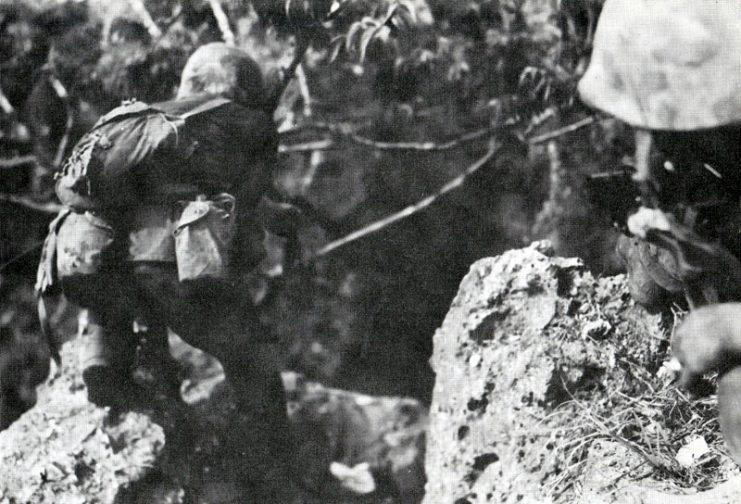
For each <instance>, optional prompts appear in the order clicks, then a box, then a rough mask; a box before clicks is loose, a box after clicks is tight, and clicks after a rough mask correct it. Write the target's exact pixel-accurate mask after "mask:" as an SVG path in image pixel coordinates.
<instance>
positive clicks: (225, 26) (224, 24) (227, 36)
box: [208, 0, 236, 46]
mask: <svg viewBox="0 0 741 504" xmlns="http://www.w3.org/2000/svg"><path fill="white" fill-rule="evenodd" d="M208 3H209V4H211V11H212V12H213V13H214V17H215V18H216V23H217V24H218V25H219V30H221V37H222V38H223V39H224V42H225V43H226V44H227V45H230V46H233V45H236V39H235V37H234V32H233V31H232V29H231V27H230V26H229V18H228V17H227V15H226V13H225V12H224V9H223V8H222V7H221V0H208Z"/></svg>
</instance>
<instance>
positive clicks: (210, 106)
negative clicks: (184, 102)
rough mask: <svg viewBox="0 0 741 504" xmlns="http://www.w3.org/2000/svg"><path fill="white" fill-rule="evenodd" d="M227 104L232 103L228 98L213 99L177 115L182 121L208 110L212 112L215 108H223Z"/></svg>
mask: <svg viewBox="0 0 741 504" xmlns="http://www.w3.org/2000/svg"><path fill="white" fill-rule="evenodd" d="M227 103H232V101H231V100H230V99H228V98H213V99H211V100H208V101H206V102H203V103H201V104H200V105H198V106H197V107H195V108H193V109H191V110H188V111H187V112H183V113H181V114H179V116H180V117H182V118H183V119H188V118H189V117H193V116H195V115H198V114H202V113H204V112H208V111H209V110H214V109H216V108H219V107H221V106H224V105H226V104H227Z"/></svg>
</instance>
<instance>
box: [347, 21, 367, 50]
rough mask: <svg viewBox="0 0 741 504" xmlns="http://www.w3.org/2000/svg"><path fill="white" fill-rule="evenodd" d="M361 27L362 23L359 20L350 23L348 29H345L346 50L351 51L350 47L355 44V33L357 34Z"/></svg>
mask: <svg viewBox="0 0 741 504" xmlns="http://www.w3.org/2000/svg"><path fill="white" fill-rule="evenodd" d="M362 29H363V23H362V22H360V21H355V22H354V23H353V24H351V25H350V29H349V30H348V31H347V38H346V39H345V50H347V52H350V51H352V48H353V46H354V45H355V35H357V34H358V33H359V32H360V30H362Z"/></svg>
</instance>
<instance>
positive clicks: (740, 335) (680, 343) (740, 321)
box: [672, 303, 741, 389]
mask: <svg viewBox="0 0 741 504" xmlns="http://www.w3.org/2000/svg"><path fill="white" fill-rule="evenodd" d="M672 353H673V354H674V356H675V357H676V358H677V359H678V360H679V362H680V363H681V365H682V370H681V375H680V385H682V386H683V387H686V388H689V389H692V388H693V387H694V386H696V385H697V384H698V382H699V381H700V378H702V376H703V375H704V374H706V373H708V372H711V371H720V372H723V371H725V370H727V369H728V368H729V367H731V366H732V365H733V364H734V363H735V364H738V363H741V358H740V357H741V303H722V304H715V305H708V306H703V307H701V308H698V309H696V310H693V311H691V312H690V314H689V315H688V316H687V318H685V320H684V321H683V322H682V324H681V325H680V326H679V328H677V330H676V331H675V333H674V337H673V338H672Z"/></svg>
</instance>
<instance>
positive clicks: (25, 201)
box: [0, 193, 64, 214]
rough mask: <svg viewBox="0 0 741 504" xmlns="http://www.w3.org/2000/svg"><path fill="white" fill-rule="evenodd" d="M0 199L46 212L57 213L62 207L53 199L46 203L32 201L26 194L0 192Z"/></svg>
mask: <svg viewBox="0 0 741 504" xmlns="http://www.w3.org/2000/svg"><path fill="white" fill-rule="evenodd" d="M0 201H7V202H8V203H13V204H15V205H20V206H22V207H25V208H28V209H30V210H35V211H37V212H42V213H48V214H56V213H59V212H60V211H61V210H62V208H64V207H63V206H62V205H60V204H59V203H54V202H53V201H50V202H48V203H39V202H38V201H34V200H33V199H31V198H29V197H28V196H18V195H16V194H6V193H0Z"/></svg>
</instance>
